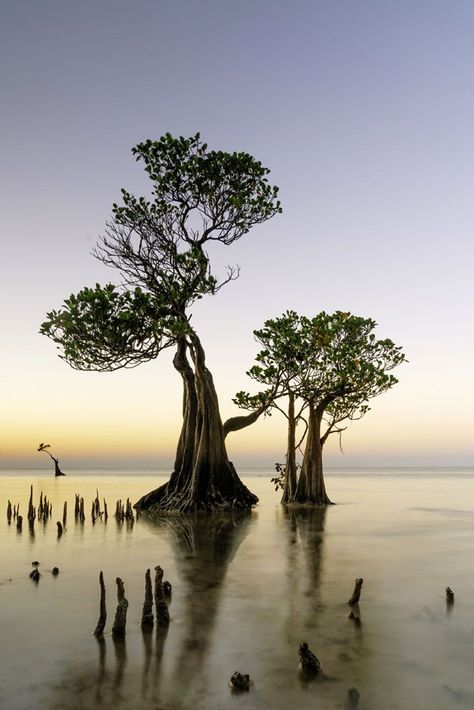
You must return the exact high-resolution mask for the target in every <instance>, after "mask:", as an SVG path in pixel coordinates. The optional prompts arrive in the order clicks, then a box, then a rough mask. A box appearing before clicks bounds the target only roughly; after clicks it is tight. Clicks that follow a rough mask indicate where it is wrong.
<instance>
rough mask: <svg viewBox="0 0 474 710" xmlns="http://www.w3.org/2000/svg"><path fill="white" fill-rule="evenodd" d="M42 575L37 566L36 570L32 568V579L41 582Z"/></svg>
mask: <svg viewBox="0 0 474 710" xmlns="http://www.w3.org/2000/svg"><path fill="white" fill-rule="evenodd" d="M40 577H41V572H40V571H39V569H38V568H37V567H35V568H34V570H32V571H31V572H30V579H32V580H33V582H39V578H40Z"/></svg>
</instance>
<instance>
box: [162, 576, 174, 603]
mask: <svg viewBox="0 0 474 710" xmlns="http://www.w3.org/2000/svg"><path fill="white" fill-rule="evenodd" d="M172 591H173V586H172V584H171V582H168V580H167V579H165V581H164V582H163V594H164V595H165V597H166V598H167V599H171V593H172Z"/></svg>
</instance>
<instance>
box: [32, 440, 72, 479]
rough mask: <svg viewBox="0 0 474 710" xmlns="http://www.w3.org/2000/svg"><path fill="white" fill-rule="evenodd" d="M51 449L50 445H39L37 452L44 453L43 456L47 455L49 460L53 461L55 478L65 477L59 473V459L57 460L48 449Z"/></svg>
mask: <svg viewBox="0 0 474 710" xmlns="http://www.w3.org/2000/svg"><path fill="white" fill-rule="evenodd" d="M50 448H51V445H50V444H43V443H41V444H39V446H38V451H44V453H45V454H48V456H49V458H50V459H51V460H52V461H54V475H55V476H65V475H66V474H65V473H63V472H62V471H61V469H60V468H59V459H57V458H56V457H55V456H53V454H52V453H51V451H49V449H50Z"/></svg>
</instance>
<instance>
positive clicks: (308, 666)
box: [298, 641, 323, 675]
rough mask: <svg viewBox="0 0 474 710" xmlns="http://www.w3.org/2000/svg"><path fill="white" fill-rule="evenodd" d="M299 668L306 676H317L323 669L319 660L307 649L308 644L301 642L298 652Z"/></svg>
mask: <svg viewBox="0 0 474 710" xmlns="http://www.w3.org/2000/svg"><path fill="white" fill-rule="evenodd" d="M298 655H299V658H300V666H301V670H302V671H303V673H306V674H307V675H317V674H318V673H320V672H321V671H322V669H323V667H322V664H321V661H320V660H319V658H318V657H317V656H316V655H315V654H314V653H313V652H312V651H311V650H310V649H309V647H308V644H307V643H306V642H305V641H303V643H302V644H301V646H300V647H299V650H298Z"/></svg>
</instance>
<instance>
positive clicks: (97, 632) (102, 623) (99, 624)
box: [94, 572, 107, 638]
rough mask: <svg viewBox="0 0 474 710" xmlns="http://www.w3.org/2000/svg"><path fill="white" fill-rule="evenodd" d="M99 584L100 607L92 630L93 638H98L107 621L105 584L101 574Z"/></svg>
mask: <svg viewBox="0 0 474 710" xmlns="http://www.w3.org/2000/svg"><path fill="white" fill-rule="evenodd" d="M99 584H100V607H99V621H98V622H97V626H96V627H95V629H94V636H97V638H99V637H100V636H102V634H103V633H104V628H105V622H106V621H107V607H106V605H105V584H104V575H103V573H102V572H101V573H100V574H99Z"/></svg>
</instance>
